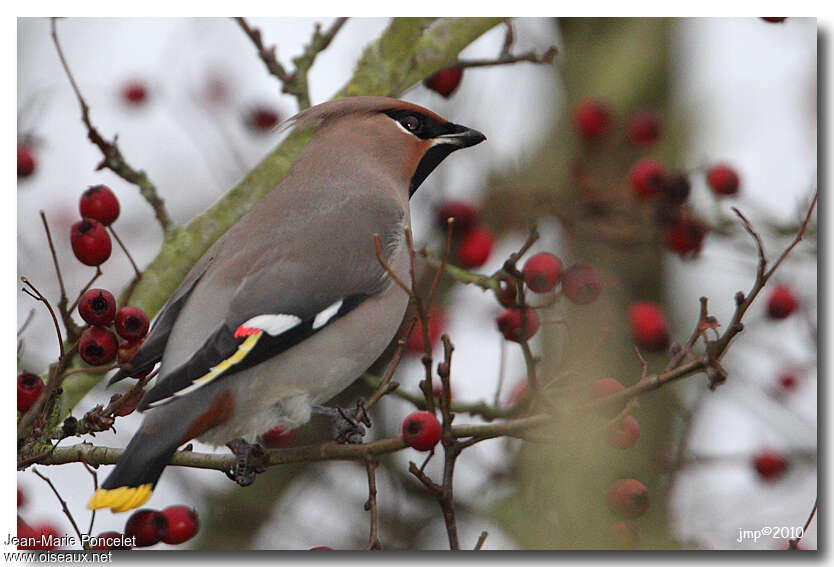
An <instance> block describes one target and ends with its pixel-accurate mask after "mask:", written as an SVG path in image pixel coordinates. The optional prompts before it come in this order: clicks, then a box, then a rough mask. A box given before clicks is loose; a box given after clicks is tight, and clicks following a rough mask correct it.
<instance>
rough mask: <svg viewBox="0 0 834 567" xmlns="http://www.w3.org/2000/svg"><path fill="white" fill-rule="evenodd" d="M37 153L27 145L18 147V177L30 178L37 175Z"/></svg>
mask: <svg viewBox="0 0 834 567" xmlns="http://www.w3.org/2000/svg"><path fill="white" fill-rule="evenodd" d="M35 164H36V162H35V153H34V151H33V150H32V148H31V147H30V146H28V145H26V144H18V145H17V176H18V177H23V178H25V177H29V176H30V175H32V174H33V173H35Z"/></svg>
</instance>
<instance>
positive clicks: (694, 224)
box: [663, 218, 707, 257]
mask: <svg viewBox="0 0 834 567" xmlns="http://www.w3.org/2000/svg"><path fill="white" fill-rule="evenodd" d="M706 234H707V229H706V227H705V226H704V224H703V223H702V222H701V221H699V220H697V219H692V218H681V219H678V221H677V222H676V223H675V224H673V225H672V226H670V227H669V228H667V229H666V232H664V233H663V237H664V238H665V239H666V246H668V247H669V250H671V251H672V252H674V253H676V254H679V255H680V256H687V255H690V256H693V257H694V256H697V255H698V253H699V252H700V251H701V246H703V244H704V237H705V236H706Z"/></svg>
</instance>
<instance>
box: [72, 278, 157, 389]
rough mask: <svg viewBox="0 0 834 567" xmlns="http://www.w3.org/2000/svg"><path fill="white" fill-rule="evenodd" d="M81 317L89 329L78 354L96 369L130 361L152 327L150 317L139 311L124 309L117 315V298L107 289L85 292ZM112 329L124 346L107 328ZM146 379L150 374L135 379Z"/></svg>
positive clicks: (129, 308) (82, 337)
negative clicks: (117, 362)
mask: <svg viewBox="0 0 834 567" xmlns="http://www.w3.org/2000/svg"><path fill="white" fill-rule="evenodd" d="M78 313H79V315H81V318H82V319H84V321H85V322H86V323H88V324H89V325H90V326H89V327H87V328H86V329H84V332H83V333H81V338H80V339H79V340H78V354H79V355H80V356H81V358H82V360H84V362H86V363H87V364H92V365H93V366H101V365H103V364H108V363H110V362H112V361H113V360H115V359H116V357H118V359H119V362H127V361H129V360H130V359H131V358H132V357H133V354H134V353H135V352H136V350H137V349H138V348H139V346H140V345H141V344H142V341H143V340H144V338H145V336H146V335H147V334H148V328H149V327H150V321H149V320H148V316H147V315H146V314H145V312H144V311H142V310H141V309H139V308H138V307H131V306H127V307H122V308H121V309H119V310H118V312H117V311H116V298H115V297H113V294H112V293H110V292H109V291H107V290H106V289H98V288H93V289H88V290H87V291H85V292H84V293H83V294H82V295H81V298H80V299H79V300H78ZM111 325H112V326H113V328H114V329H115V331H116V333H118V335H119V336H120V337H121V338H122V339H124V341H123V342H122V343H121V344H119V342H118V339H117V338H116V333H113V331H111V330H110V329H109V328H108V327H110V326H111ZM144 375H147V371H146V372H144V373H143V374H142V375H136V376H134V377H135V378H141V377H142V376H144Z"/></svg>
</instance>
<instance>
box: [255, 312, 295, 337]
mask: <svg viewBox="0 0 834 567" xmlns="http://www.w3.org/2000/svg"><path fill="white" fill-rule="evenodd" d="M299 323H301V318H300V317H296V316H295V315H286V314H284V313H278V314H274V315H256V316H255V317H252V318H251V319H249V320H248V321H246V322H245V323H244V324H243V325H241V327H249V328H254V329H261V330H262V331H264V332H265V333H266V334H268V335H272V336H273V337H274V336H276V335H280V334H281V333H285V332H287V331H289V330H290V329H292V328H293V327H295V326H297V325H298V324H299Z"/></svg>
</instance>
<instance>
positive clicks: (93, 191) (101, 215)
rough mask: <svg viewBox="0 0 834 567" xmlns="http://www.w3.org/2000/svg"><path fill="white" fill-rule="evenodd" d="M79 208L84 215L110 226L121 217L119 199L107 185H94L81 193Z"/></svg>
mask: <svg viewBox="0 0 834 567" xmlns="http://www.w3.org/2000/svg"><path fill="white" fill-rule="evenodd" d="M78 210H79V211H80V212H81V216H82V217H86V218H89V219H95V220H97V221H98V222H100V223H101V224H103V225H104V226H110V225H111V224H113V221H115V220H116V219H117V218H119V200H118V199H117V198H116V194H115V193H113V191H111V190H110V188H109V187H107V186H106V185H93V186H92V187H90V188H89V189H87V190H86V191H84V193H82V194H81V199H80V200H79V202H78Z"/></svg>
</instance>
